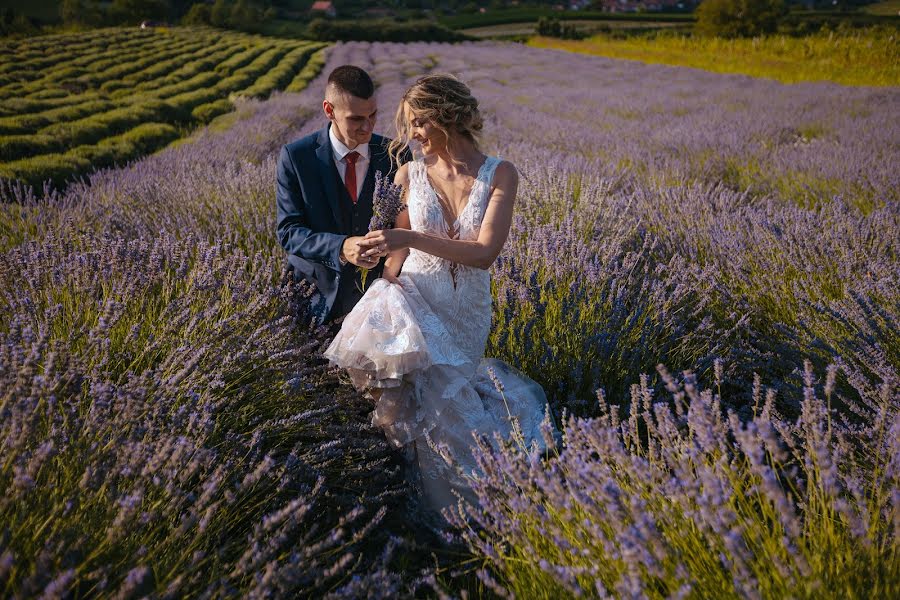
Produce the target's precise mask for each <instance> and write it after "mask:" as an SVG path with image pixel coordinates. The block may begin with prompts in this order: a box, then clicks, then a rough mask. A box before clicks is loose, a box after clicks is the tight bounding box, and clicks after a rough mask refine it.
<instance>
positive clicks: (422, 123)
mask: <svg viewBox="0 0 900 600" xmlns="http://www.w3.org/2000/svg"><path fill="white" fill-rule="evenodd" d="M482 124H483V123H482V117H481V115H480V114H479V111H478V101H477V100H476V99H475V98H474V97H472V95H471V92H470V91H469V88H468V87H467V86H466V85H465V84H463V83H462V82H460V81H459V80H457V79H456V78H455V77H453V76H450V75H428V76H426V77H423V78H421V79H419V80H418V81H417V82H416V83H415V84H414V85H413V86H412V87H410V88H409V90H407V92H406V93H405V94H404V96H403V99H402V101H401V103H400V106H399V107H398V109H397V115H396V129H397V138H396V139H395V140H394V141H393V142H392V144H391V154H392V156H394V157H395V158H398V157H399V156H400V154H401V152H403V151H404V149H405V148H406V147H407V146H408V144H409V142H410V141H411V140H415V141H416V142H418V143H419V145H420V146H421V150H422V154H423V155H424V156H423V157H422V158H419V159H417V160H415V161H413V162H410V163H406V164H404V165H402V166H401V167H400V169H399V170H398V171H397V174H396V177H395V180H394V181H395V183H398V184H400V185H402V186H403V187H404V190H405V193H406V198H407V209H406V210H404V211H403V212H402V213H401V214H400V215H399V216H398V218H397V221H396V223H395V228H394V229H388V230H381V231H373V232H370V233H369V234H368V235H367V236H366V237H365V239H364V240H363V241H362V242H361V243H360V244H361V248H362V250H363V254H364V255H366V256H377V257H383V256H387V260H386V262H385V266H384V273H383V278H382V279H378V280H376V281H374V282H373V283H372V285H371V287H370V288H369V289H368V290H367V291H366V293H365V295H364V296H363V298H362V299H361V300H360V301H359V303H358V304H357V305H356V307H355V308H354V309H353V310H352V311H351V312H350V314H349V315H347V317H346V318H345V320H344V322H343V324H342V326H341V330H340V332H339V333H338V334H337V337H335V339H334V341H333V342H332V344H331V345H330V346H329V348H328V350H326V352H325V356H326V357H327V358H328V359H329V360H331V361H332V362H333V363H335V364H336V365H338V366H340V367H343V368H345V369H347V370H348V372H349V374H350V377H351V379H352V381H353V383H354V385H355V386H356V387H357V388H359V389H367V390H369V391H370V393H371V394H372V396H373V398H375V401H376V402H375V410H374V412H373V416H372V421H373V423H374V424H376V425H379V426H380V427H381V428H382V429H383V430H384V432H385V434H386V436H387V438H388V439H389V440H390V441H391V442H392V443H393V444H394V445H395V446H397V447H401V446H407V445H410V446H411V447H412V448H413V449H414V450H415V452H414V455H415V457H416V458H415V460H416V461H417V463H418V467H419V469H420V473H421V482H422V488H423V491H424V493H425V495H426V497H427V500H428V502H429V504H430V505H431V506H433V507H434V508H436V509H440V508H443V507H446V506H449V505H451V504H455V503H456V501H457V500H456V495H455V494H454V491H455V492H457V493H458V494H460V495H461V496H462V497H463V498H465V499H466V500H468V501H470V502H472V503H474V502H475V501H476V499H475V497H474V494H473V493H472V490H471V487H470V486H469V478H472V477H477V476H478V474H479V473H478V470H477V467H476V463H475V459H474V457H473V455H472V447H473V446H474V438H473V435H484V436H486V437H487V438H488V439H489V440H491V441H492V440H493V438H494V432H499V433H500V434H501V435H503V436H504V437H509V436H510V435H511V434H512V435H514V437H515V438H516V439H517V441H519V443H523V442H524V444H525V445H526V446H530V445H531V444H532V443H535V444H537V446H538V447H539V448H543V447H544V442H543V438H542V436H541V434H540V423H541V421H542V419H543V418H544V413H545V410H546V408H545V407H546V403H547V400H546V397H545V395H544V391H543V390H542V389H541V387H540V386H539V385H538V384H536V383H535V382H534V381H532V380H531V379H529V378H528V377H526V376H525V375H523V374H521V373H520V372H518V371H516V370H515V369H513V368H511V367H510V366H508V365H506V364H505V363H503V362H502V361H499V360H496V359H486V358H484V348H485V344H486V342H487V337H488V333H489V332H490V327H491V285H490V274H489V272H488V271H487V269H488V268H489V267H490V266H491V264H492V263H493V262H494V260H495V259H496V258H497V256H498V255H499V254H500V251H501V250H502V249H503V245H504V243H505V242H506V238H507V236H508V235H509V228H510V224H511V222H512V215H513V204H514V201H515V197H516V188H517V185H518V173H517V171H516V168H515V167H514V166H513V165H512V164H510V163H509V162H506V161H502V160H500V159H499V158H496V157H492V156H486V155H485V154H483V153H482V152H481V151H480V150H479V148H478V143H477V137H478V134H479V132H480V131H481V129H482ZM514 423H517V424H518V425H517V429H514V427H516V426H515V425H514Z"/></svg>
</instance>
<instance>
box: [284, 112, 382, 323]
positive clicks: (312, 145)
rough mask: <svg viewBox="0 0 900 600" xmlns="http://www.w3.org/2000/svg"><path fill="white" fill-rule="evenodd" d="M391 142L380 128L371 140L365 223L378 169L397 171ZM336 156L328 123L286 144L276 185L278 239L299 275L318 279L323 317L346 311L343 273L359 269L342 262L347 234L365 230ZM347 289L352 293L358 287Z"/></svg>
mask: <svg viewBox="0 0 900 600" xmlns="http://www.w3.org/2000/svg"><path fill="white" fill-rule="evenodd" d="M329 126H330V125H329ZM389 143H390V140H389V139H388V138H385V137H382V136H380V135H374V134H373V135H372V139H371V141H370V142H369V168H368V170H367V171H366V178H365V181H364V183H363V186H362V191H361V192H360V194H359V198H358V199H357V207H358V209H359V211H360V214H361V215H363V217H364V220H365V227H368V222H369V218H370V217H371V214H372V194H373V192H374V190H375V171H381V172H382V173H383V174H384V175H386V176H388V177H390V178H391V180H393V177H394V172H395V171H396V168H395V167H394V166H393V165H392V161H391V159H390V156H389V155H388V144H389ZM333 156H334V155H333V151H332V147H331V138H330V137H329V135H328V127H325V128H324V129H321V130H319V131H317V132H316V133H313V134H311V135H308V136H306V137H305V138H302V139H300V140H297V141H295V142H292V143H290V144H287V145H285V146H284V147H283V148H282V149H281V154H280V156H279V157H278V170H277V175H276V189H275V202H276V205H277V234H278V241H279V242H280V243H281V247H282V248H284V250H285V252H287V259H288V261H289V262H290V264H291V267H292V268H293V271H294V277H295V278H297V279H300V278H302V279H306V280H307V281H311V282H313V283H315V284H316V287H317V288H318V291H319V294H320V297H319V298H317V299H314V312H316V314H317V315H318V316H319V317H320V318H321V319H322V320H327V319H329V318H334V317H338V316H341V315H338V314H332V313H333V311H332V307H334V305H335V300H336V298H337V295H338V291H339V288H341V285H340V284H341V279H342V278H346V277H353V278H355V277H357V273H358V272H357V267H356V266H354V265H352V264H349V263H348V264H347V265H344V266H343V267H342V266H341V264H340V253H341V247H342V246H343V243H344V239H346V238H347V237H348V236H350V235H358V234H359V232H353V231H352V227H351V223H349V222H347V220H348V219H347V213H346V211H345V210H344V209H343V208H342V206H341V202H342V194H346V190H344V189H342V188H339V187H338V186H339V184H340V177H339V176H336V173H337V171H336V167H335V165H334V158H333ZM366 215H367V216H366ZM362 233H363V234H364V233H365V231H363V232H362ZM380 267H381V265H379V268H378V269H377V270H374V271H375V272H372V273H369V277H368V281H369V282H371V281H373V280H374V279H375V278H376V277H379V276H380ZM343 289H344V290H345V291H344V293H347V292H346V290H348V289H349V290H352V289H353V287H352V286H348V285H344V286H343Z"/></svg>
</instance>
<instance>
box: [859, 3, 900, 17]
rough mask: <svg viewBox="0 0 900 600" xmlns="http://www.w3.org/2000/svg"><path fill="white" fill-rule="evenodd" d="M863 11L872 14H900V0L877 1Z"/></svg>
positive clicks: (888, 15)
mask: <svg viewBox="0 0 900 600" xmlns="http://www.w3.org/2000/svg"><path fill="white" fill-rule="evenodd" d="M863 11H865V12H867V13H869V14H870V15H880V16H885V17H896V16H900V0H885V2H877V3H875V4H870V5H868V6H866V7H864V8H863Z"/></svg>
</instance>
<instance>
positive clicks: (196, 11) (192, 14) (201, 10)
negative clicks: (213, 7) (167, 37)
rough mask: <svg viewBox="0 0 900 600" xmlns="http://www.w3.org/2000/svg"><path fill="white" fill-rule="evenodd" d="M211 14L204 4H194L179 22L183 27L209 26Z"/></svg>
mask: <svg viewBox="0 0 900 600" xmlns="http://www.w3.org/2000/svg"><path fill="white" fill-rule="evenodd" d="M211 16H212V12H211V11H210V9H209V6H208V5H206V4H204V3H202V2H201V3H199V4H194V5H192V6H191V9H190V10H189V11H188V12H187V14H186V15H185V16H184V18H183V19H182V20H181V22H182V23H183V24H185V25H209V24H210V18H211Z"/></svg>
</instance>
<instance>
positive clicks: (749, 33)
mask: <svg viewBox="0 0 900 600" xmlns="http://www.w3.org/2000/svg"><path fill="white" fill-rule="evenodd" d="M786 12H787V6H786V5H785V3H784V0H703V2H702V3H701V4H700V6H699V7H697V11H696V14H697V23H696V25H695V26H694V30H695V31H696V32H697V33H700V34H701V35H707V36H717V37H723V38H737V37H753V36H757V35H762V34H765V33H772V32H774V31H775V29H776V27H777V25H778V18H779V17H781V16H782V15H784V14H785V13H786Z"/></svg>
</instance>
